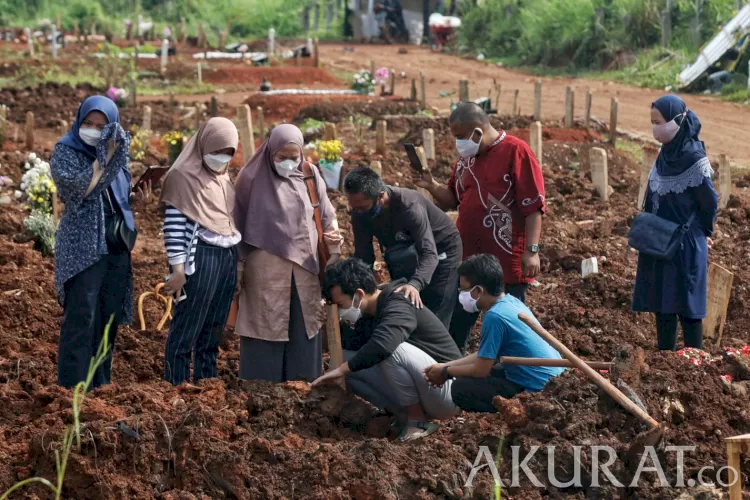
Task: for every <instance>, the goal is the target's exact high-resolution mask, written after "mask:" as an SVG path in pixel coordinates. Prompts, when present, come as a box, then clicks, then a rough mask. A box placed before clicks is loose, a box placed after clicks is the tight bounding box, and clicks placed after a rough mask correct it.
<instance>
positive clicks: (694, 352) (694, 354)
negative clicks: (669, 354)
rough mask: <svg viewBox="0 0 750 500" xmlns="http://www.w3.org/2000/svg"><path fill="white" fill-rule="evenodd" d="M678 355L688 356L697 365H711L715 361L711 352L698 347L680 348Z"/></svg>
mask: <svg viewBox="0 0 750 500" xmlns="http://www.w3.org/2000/svg"><path fill="white" fill-rule="evenodd" d="M677 355H678V356H682V357H685V358H687V359H688V360H689V361H690V362H691V363H693V364H694V365H696V366H701V365H704V364H706V365H710V364H711V363H713V362H714V361H715V360H714V358H713V357H712V356H711V354H709V353H707V352H706V351H703V350H701V349H696V348H695V347H685V348H684V349H680V350H679V351H677Z"/></svg>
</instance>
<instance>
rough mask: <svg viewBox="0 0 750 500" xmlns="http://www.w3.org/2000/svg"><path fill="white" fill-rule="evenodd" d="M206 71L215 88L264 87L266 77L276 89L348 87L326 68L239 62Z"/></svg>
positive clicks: (205, 75)
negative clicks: (234, 64) (240, 85)
mask: <svg viewBox="0 0 750 500" xmlns="http://www.w3.org/2000/svg"><path fill="white" fill-rule="evenodd" d="M207 66H208V68H206V69H204V70H203V81H205V82H208V83H212V84H214V85H226V84H243V85H260V84H261V82H262V81H263V77H265V78H267V79H268V81H269V82H270V84H271V86H272V88H274V89H280V88H285V87H290V88H298V87H300V86H305V87H313V88H314V87H315V86H325V87H326V88H345V85H344V84H343V83H342V82H341V80H339V79H338V78H336V77H335V76H332V75H331V74H330V73H328V72H327V71H326V70H324V69H322V68H308V67H296V66H267V67H257V66H246V65H243V64H241V63H238V64H237V65H236V66H232V67H227V66H226V65H220V66H216V67H213V68H212V67H211V65H207Z"/></svg>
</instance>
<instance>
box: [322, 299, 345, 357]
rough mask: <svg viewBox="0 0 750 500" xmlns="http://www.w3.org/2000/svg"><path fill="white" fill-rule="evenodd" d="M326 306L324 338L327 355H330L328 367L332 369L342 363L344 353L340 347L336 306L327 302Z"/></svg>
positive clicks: (339, 330) (339, 325)
mask: <svg viewBox="0 0 750 500" xmlns="http://www.w3.org/2000/svg"><path fill="white" fill-rule="evenodd" d="M326 307H327V309H328V315H327V316H326V338H327V340H328V355H329V356H330V357H331V361H330V363H329V365H328V369H329V370H333V369H335V368H338V367H339V366H341V365H343V364H344V353H343V350H342V349H341V324H340V319H339V308H338V306H337V305H336V304H328V305H327V306H326Z"/></svg>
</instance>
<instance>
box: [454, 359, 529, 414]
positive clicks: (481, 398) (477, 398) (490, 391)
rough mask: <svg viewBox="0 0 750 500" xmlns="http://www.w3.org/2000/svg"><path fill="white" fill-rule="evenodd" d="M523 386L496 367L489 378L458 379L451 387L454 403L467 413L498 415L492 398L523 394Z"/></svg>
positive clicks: (507, 397)
mask: <svg viewBox="0 0 750 500" xmlns="http://www.w3.org/2000/svg"><path fill="white" fill-rule="evenodd" d="M523 390H524V389H523V386H521V385H518V384H516V383H515V382H511V381H510V380H508V379H507V378H506V377H505V370H503V369H502V368H500V367H499V366H495V367H494V368H493V369H492V372H490V376H489V377H487V378H474V377H458V378H456V379H455V380H454V381H453V384H452V385H451V398H452V399H453V403H454V404H455V405H456V406H458V407H459V408H461V409H462V410H466V411H473V412H486V413H496V412H497V410H496V409H495V407H494V406H492V398H494V397H495V396H502V397H504V398H506V399H509V398H512V397H514V396H517V395H518V394H520V393H522V392H523Z"/></svg>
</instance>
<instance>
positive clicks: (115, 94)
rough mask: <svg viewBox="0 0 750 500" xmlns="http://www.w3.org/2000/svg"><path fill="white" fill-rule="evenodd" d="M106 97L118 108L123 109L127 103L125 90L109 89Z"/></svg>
mask: <svg viewBox="0 0 750 500" xmlns="http://www.w3.org/2000/svg"><path fill="white" fill-rule="evenodd" d="M107 97H109V98H110V99H111V100H112V101H114V102H115V104H117V105H118V106H119V107H124V106H125V105H127V103H128V91H127V90H125V89H121V88H117V87H110V88H109V90H107Z"/></svg>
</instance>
